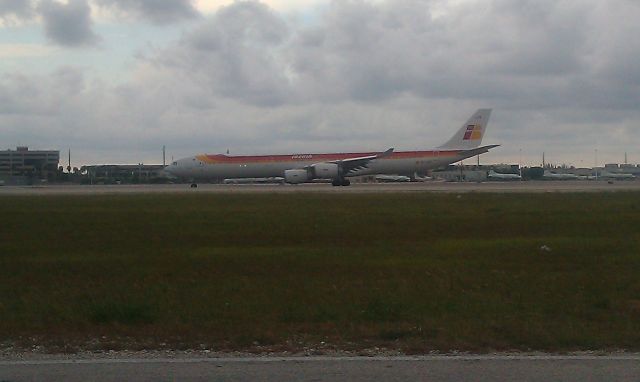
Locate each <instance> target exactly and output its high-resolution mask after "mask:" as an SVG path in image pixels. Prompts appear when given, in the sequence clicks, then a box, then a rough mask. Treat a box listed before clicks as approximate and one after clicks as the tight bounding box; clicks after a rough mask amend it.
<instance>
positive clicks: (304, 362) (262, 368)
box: [0, 355, 640, 382]
mask: <svg viewBox="0 0 640 382" xmlns="http://www.w3.org/2000/svg"><path fill="white" fill-rule="evenodd" d="M639 379H640V356H638V355H627V356H457V357H456V356H425V357H288V358H283V357H253V358H164V359H162V358H161V359H154V358H152V359H129V358H124V359H76V360H74V359H63V360H51V359H49V360H40V361H37V360H32V361H0V380H2V381H7V382H9V381H11V382H14V381H70V382H73V381H132V380H135V381H265V382H270V381H274V382H275V381H278V382H280V381H351V382H358V381H374V380H375V381H455V382H458V381H479V382H482V381H487V382H488V381H491V382H493V381H520V382H525V381H568V382H569V381H576V382H588V381H638V380H639Z"/></svg>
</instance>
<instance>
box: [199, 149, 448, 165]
mask: <svg viewBox="0 0 640 382" xmlns="http://www.w3.org/2000/svg"><path fill="white" fill-rule="evenodd" d="M459 152H460V151H458V150H448V151H399V152H394V153H392V154H391V155H389V156H386V157H384V159H408V158H439V157H449V156H455V155H457V154H458V153H459ZM378 154H380V153H377V152H372V153H335V154H290V155H253V156H247V155H244V156H243V155H240V156H229V155H224V154H215V155H198V156H197V158H198V159H199V160H201V161H203V162H205V163H211V164H213V163H219V164H234V163H266V162H301V161H304V162H306V161H314V162H330V161H336V160H345V159H352V158H361V157H368V156H374V155H378Z"/></svg>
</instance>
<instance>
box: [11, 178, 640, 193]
mask: <svg viewBox="0 0 640 382" xmlns="http://www.w3.org/2000/svg"><path fill="white" fill-rule="evenodd" d="M613 191H640V181H616V182H612V183H609V182H606V181H528V182H483V183H470V182H469V183H450V182H422V183H420V182H418V183H360V184H357V183H356V184H352V185H351V186H349V187H333V186H331V185H330V184H326V183H311V184H300V185H290V184H204V183H203V184H199V185H198V187H197V188H190V187H189V185H188V184H144V185H93V186H90V185H45V186H2V187H0V196H1V195H94V194H95V195H99V194H138V193H290V192H294V193H297V192H315V193H318V192H320V193H385V192H448V193H466V192H499V193H503V192H504V193H512V192H516V193H517V192H520V193H531V192H535V193H540V192H613Z"/></svg>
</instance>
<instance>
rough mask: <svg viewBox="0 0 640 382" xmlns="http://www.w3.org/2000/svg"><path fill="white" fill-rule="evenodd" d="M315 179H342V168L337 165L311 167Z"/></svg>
mask: <svg viewBox="0 0 640 382" xmlns="http://www.w3.org/2000/svg"><path fill="white" fill-rule="evenodd" d="M311 168H312V169H313V177H314V178H317V179H338V178H340V166H338V165H337V164H336V163H316V164H314V165H312V166H311Z"/></svg>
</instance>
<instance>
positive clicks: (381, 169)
mask: <svg viewBox="0 0 640 382" xmlns="http://www.w3.org/2000/svg"><path fill="white" fill-rule="evenodd" d="M368 155H375V153H336V154H293V155H264V156H229V155H197V156H194V157H189V158H184V159H180V160H178V161H176V162H173V163H172V164H171V165H170V166H167V168H166V170H167V171H168V172H169V173H171V174H173V175H175V176H178V177H180V178H185V179H193V180H214V179H232V178H268V177H282V176H283V174H284V172H285V170H291V169H300V168H305V167H307V166H311V165H313V164H317V163H322V162H330V161H335V160H343V159H348V158H358V157H363V156H368ZM473 155H476V154H475V153H474V154H471V155H467V153H466V152H465V151H462V150H445V151H405V152H394V153H392V154H391V155H389V156H388V157H385V158H378V159H375V160H372V161H370V162H369V163H368V164H367V166H366V167H365V168H362V169H358V170H354V171H353V172H350V173H349V174H346V175H345V176H346V177H352V176H360V175H370V174H401V175H411V174H414V173H425V172H426V171H428V170H431V169H435V168H439V167H442V166H446V165H448V164H451V163H455V162H458V161H460V160H462V159H465V158H468V157H470V156H473Z"/></svg>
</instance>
